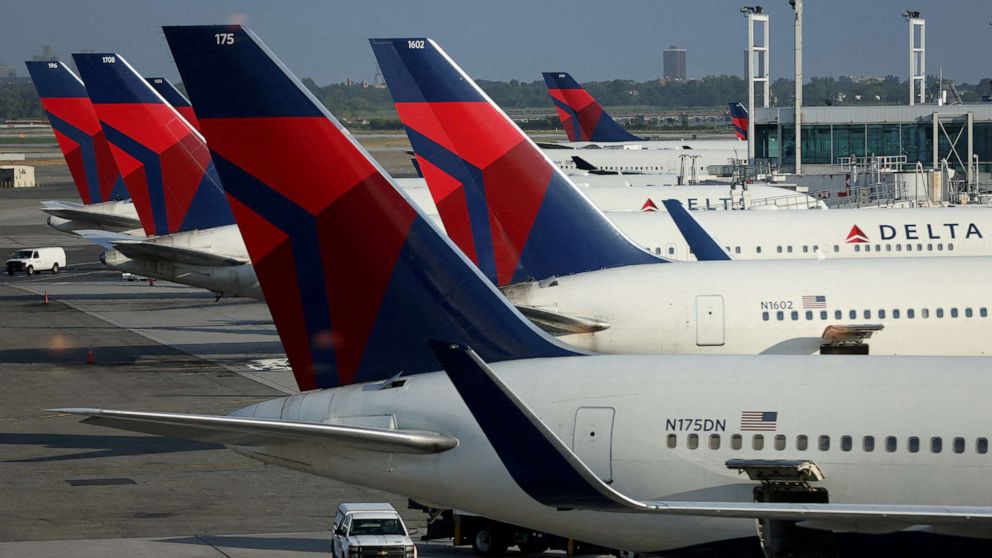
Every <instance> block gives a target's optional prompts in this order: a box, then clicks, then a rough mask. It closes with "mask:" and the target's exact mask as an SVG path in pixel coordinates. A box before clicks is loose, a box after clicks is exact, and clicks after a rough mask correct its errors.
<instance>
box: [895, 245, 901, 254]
mask: <svg viewBox="0 0 992 558" xmlns="http://www.w3.org/2000/svg"><path fill="white" fill-rule="evenodd" d="M896 252H902V244H896Z"/></svg>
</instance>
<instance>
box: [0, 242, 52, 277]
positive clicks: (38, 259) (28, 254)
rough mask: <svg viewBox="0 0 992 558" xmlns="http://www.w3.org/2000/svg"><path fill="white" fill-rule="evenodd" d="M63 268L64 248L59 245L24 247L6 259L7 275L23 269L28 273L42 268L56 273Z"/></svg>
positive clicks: (30, 273)
mask: <svg viewBox="0 0 992 558" xmlns="http://www.w3.org/2000/svg"><path fill="white" fill-rule="evenodd" d="M60 269H65V250H63V249H62V248H59V247H57V246H56V247H49V248H25V249H23V250H18V251H16V252H14V253H13V254H12V255H11V256H10V259H9V260H7V275H13V274H14V273H16V272H18V271H23V272H24V273H27V274H28V275H33V274H34V273H35V272H38V271H42V270H51V271H52V273H58V272H59V270H60Z"/></svg>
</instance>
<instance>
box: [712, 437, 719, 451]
mask: <svg viewBox="0 0 992 558" xmlns="http://www.w3.org/2000/svg"><path fill="white" fill-rule="evenodd" d="M710 449H711V450H718V449H720V435H719V434H710Z"/></svg>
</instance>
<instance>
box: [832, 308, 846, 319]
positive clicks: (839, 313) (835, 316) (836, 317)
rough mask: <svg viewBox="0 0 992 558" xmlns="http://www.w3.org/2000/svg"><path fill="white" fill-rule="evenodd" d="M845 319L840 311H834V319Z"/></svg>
mask: <svg viewBox="0 0 992 558" xmlns="http://www.w3.org/2000/svg"><path fill="white" fill-rule="evenodd" d="M843 317H844V313H843V312H841V311H840V310H834V319H835V320H839V319H841V318H843Z"/></svg>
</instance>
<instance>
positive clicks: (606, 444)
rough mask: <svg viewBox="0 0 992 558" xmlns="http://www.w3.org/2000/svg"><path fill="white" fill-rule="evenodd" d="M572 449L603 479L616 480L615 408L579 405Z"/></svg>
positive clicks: (607, 480)
mask: <svg viewBox="0 0 992 558" xmlns="http://www.w3.org/2000/svg"><path fill="white" fill-rule="evenodd" d="M572 451H573V452H575V455H577V456H578V457H579V459H581V460H582V462H583V463H585V464H586V466H587V467H589V469H590V470H592V472H593V473H596V476H598V477H599V478H601V479H603V482H613V408H612V407H579V409H578V410H577V411H575V429H574V430H573V432H572Z"/></svg>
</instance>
